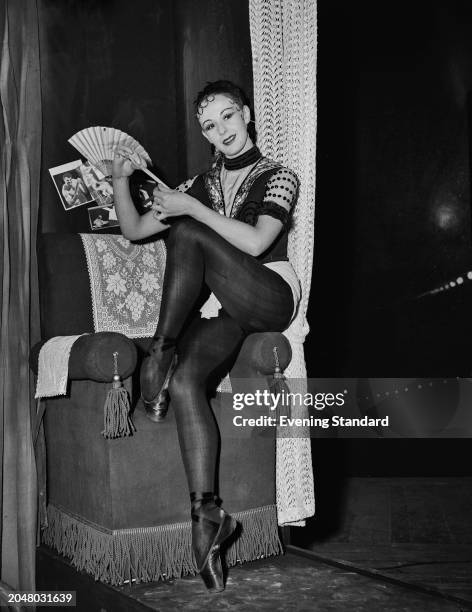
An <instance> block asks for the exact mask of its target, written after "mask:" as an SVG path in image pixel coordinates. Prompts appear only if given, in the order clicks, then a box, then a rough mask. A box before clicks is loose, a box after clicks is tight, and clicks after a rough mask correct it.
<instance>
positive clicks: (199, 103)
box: [194, 80, 257, 143]
mask: <svg viewBox="0 0 472 612" xmlns="http://www.w3.org/2000/svg"><path fill="white" fill-rule="evenodd" d="M216 94H226V95H227V96H228V97H229V98H231V100H233V102H235V103H236V104H237V105H238V106H239V107H240V108H241V109H242V108H243V106H248V107H249V108H251V105H250V102H249V98H248V97H247V95H246V93H245V92H244V90H243V89H241V87H239V86H238V85H236V84H235V83H233V82H232V81H225V80H221V81H213V82H210V81H208V82H207V84H206V85H205V87H204V88H203V89H202V90H201V91H199V92H198V94H197V97H196V98H195V100H194V106H195V113H196V115H197V118H198V116H199V115H200V114H201V112H202V109H203V108H205V107H206V106H207V104H208V103H209V102H211V101H212V100H213V98H214V96H215V95H216ZM251 114H252V113H251ZM248 133H249V136H250V138H251V140H252V141H253V142H254V143H255V142H256V138H257V134H256V129H255V126H254V122H253V121H251V122H250V123H249V125H248Z"/></svg>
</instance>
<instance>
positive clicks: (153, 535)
mask: <svg viewBox="0 0 472 612" xmlns="http://www.w3.org/2000/svg"><path fill="white" fill-rule="evenodd" d="M47 515H48V526H47V527H46V528H45V529H44V530H43V532H42V541H43V542H44V544H46V545H48V546H50V547H51V548H54V549H56V550H57V551H58V552H59V553H61V554H63V555H64V556H66V557H69V558H70V560H71V563H72V565H73V566H74V567H76V568H77V569H78V570H84V571H86V572H87V573H88V574H91V575H92V576H93V577H94V578H95V580H100V581H101V582H108V583H111V584H112V585H120V584H123V583H124V582H126V581H129V582H130V583H131V581H132V580H136V581H137V582H152V581H156V580H161V579H169V578H180V577H182V576H186V575H189V574H191V575H195V574H196V573H198V572H197V566H196V563H195V558H194V556H193V552H192V531H191V522H190V521H188V522H185V523H174V524H170V525H160V526H158V527H142V528H135V529H120V530H116V531H109V532H107V531H103V530H101V529H100V528H99V527H97V526H93V525H91V524H89V523H86V522H84V521H82V520H79V519H77V518H74V517H73V516H71V515H70V514H68V513H66V512H64V511H63V510H60V509H58V508H57V507H55V506H53V505H49V506H48V509H47ZM233 516H234V518H235V519H236V520H238V521H239V523H240V524H241V529H240V535H239V537H238V538H237V539H236V540H235V541H234V542H232V543H231V545H230V546H229V547H228V549H227V551H226V563H227V565H228V566H229V567H231V566H233V565H236V564H237V563H245V562H247V561H254V560H255V559H261V558H263V557H270V556H274V555H279V554H281V553H282V552H283V548H282V543H281V541H280V539H279V533H278V528H277V512H276V506H275V505H273V506H263V507H261V508H253V509H251V510H245V511H244V512H238V513H235V514H233Z"/></svg>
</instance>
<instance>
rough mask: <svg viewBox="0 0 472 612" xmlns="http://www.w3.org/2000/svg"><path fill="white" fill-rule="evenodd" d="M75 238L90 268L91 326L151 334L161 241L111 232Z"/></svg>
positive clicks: (157, 307)
mask: <svg viewBox="0 0 472 612" xmlns="http://www.w3.org/2000/svg"><path fill="white" fill-rule="evenodd" d="M80 237H81V238H82V243H83V245H84V250H85V257H86V259H87V266H88V271H89V279H90V290H91V295H92V306H93V324H94V330H95V331H96V332H101V331H113V332H120V333H122V334H125V335H126V336H128V337H129V338H146V337H149V338H151V337H152V336H153V335H154V332H155V331H156V326H157V321H158V319H159V310H160V307H161V298H162V283H163V280H164V271H165V265H166V249H165V245H164V241H163V240H156V241H155V242H150V243H148V244H144V245H138V244H133V243H132V242H130V241H129V240H126V238H123V237H122V236H116V235H106V234H101V235H93V234H80Z"/></svg>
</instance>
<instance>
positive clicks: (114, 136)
mask: <svg viewBox="0 0 472 612" xmlns="http://www.w3.org/2000/svg"><path fill="white" fill-rule="evenodd" d="M68 142H70V144H71V145H72V146H73V147H75V148H76V149H77V151H79V153H81V154H82V155H83V156H84V157H85V158H86V159H87V160H88V161H89V162H90V163H91V164H92V165H93V166H95V168H97V169H98V170H100V172H102V173H103V174H104V175H105V176H110V175H111V171H112V163H113V157H114V155H115V151H116V149H117V148H118V147H121V146H125V147H128V148H129V149H131V150H132V151H133V154H134V153H136V154H138V155H139V156H140V157H142V158H143V159H144V160H145V161H146V163H148V164H149V163H151V158H150V157H149V154H148V153H147V151H146V150H145V148H144V147H143V146H142V145H140V144H139V142H138V141H137V140H135V139H134V138H133V137H132V136H130V135H129V134H126V133H125V132H122V131H121V130H117V129H115V128H111V127H102V126H94V127H89V128H85V129H83V130H80V132H77V133H76V134H74V135H73V136H71V137H70V138H69V140H68ZM140 170H142V171H143V172H145V173H146V174H147V175H149V176H150V177H151V178H153V179H154V180H155V181H157V182H158V183H161V185H164V187H167V185H166V184H165V183H164V182H163V181H161V179H160V178H158V177H157V176H156V175H155V174H153V173H152V172H151V171H150V170H148V169H147V168H145V167H144V168H142V167H141V168H140Z"/></svg>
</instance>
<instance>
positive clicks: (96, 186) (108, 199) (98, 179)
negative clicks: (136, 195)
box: [80, 162, 114, 206]
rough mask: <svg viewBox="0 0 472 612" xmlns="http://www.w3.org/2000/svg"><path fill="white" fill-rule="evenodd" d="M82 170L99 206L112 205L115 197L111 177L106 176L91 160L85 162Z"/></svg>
mask: <svg viewBox="0 0 472 612" xmlns="http://www.w3.org/2000/svg"><path fill="white" fill-rule="evenodd" d="M80 172H81V174H82V177H83V179H84V182H85V184H86V185H87V188H88V190H89V191H90V193H91V195H92V197H93V199H94V200H95V202H96V203H97V204H98V205H99V206H110V205H112V204H113V202H114V199H113V184H112V180H111V177H110V176H105V175H104V174H103V173H102V172H100V170H99V169H98V168H96V167H95V166H93V165H92V164H91V163H90V162H85V164H82V165H81V167H80Z"/></svg>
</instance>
